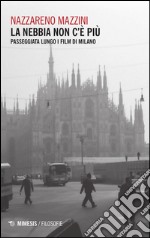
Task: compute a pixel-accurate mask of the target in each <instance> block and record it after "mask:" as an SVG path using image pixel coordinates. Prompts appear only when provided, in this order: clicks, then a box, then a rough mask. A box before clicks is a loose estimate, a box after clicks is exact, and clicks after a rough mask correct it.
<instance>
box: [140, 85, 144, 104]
mask: <svg viewBox="0 0 150 238" xmlns="http://www.w3.org/2000/svg"><path fill="white" fill-rule="evenodd" d="M140 102H144V96H143V88H141V98H140Z"/></svg>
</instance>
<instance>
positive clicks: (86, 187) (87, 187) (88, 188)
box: [80, 173, 96, 208]
mask: <svg viewBox="0 0 150 238" xmlns="http://www.w3.org/2000/svg"><path fill="white" fill-rule="evenodd" d="M83 191H85V194H86V195H85V198H84V200H83V202H82V207H86V203H87V202H88V201H90V203H91V205H92V207H93V208H94V207H96V205H95V203H94V201H93V198H92V192H93V191H94V192H96V190H95V187H94V185H93V182H92V180H91V174H90V173H88V174H87V178H86V179H85V180H84V181H83V185H82V187H81V190H80V194H82V192H83Z"/></svg>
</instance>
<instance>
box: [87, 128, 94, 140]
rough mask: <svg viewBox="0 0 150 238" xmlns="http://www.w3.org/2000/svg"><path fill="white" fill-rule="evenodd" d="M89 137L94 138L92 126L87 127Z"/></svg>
mask: <svg viewBox="0 0 150 238" xmlns="http://www.w3.org/2000/svg"><path fill="white" fill-rule="evenodd" d="M87 138H88V139H90V140H92V138H93V131H92V128H88V129H87Z"/></svg>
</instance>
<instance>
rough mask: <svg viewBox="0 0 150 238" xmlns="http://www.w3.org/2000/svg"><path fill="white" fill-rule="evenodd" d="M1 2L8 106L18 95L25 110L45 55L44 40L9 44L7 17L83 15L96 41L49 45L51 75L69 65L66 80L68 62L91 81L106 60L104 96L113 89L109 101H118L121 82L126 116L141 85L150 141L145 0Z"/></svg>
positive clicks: (3, 78) (45, 66)
mask: <svg viewBox="0 0 150 238" xmlns="http://www.w3.org/2000/svg"><path fill="white" fill-rule="evenodd" d="M1 6H2V16H1V26H2V38H1V39H2V43H1V48H2V55H1V59H2V61H1V62H2V63H1V68H2V75H1V86H2V89H1V93H2V96H4V95H5V96H6V102H7V107H8V108H13V103H14V101H15V100H14V98H16V96H17V95H18V98H19V104H20V108H22V109H24V107H25V103H26V102H28V99H29V95H32V94H35V96H36V92H37V88H38V81H39V80H40V79H41V81H42V83H43V84H45V82H46V74H47V73H48V58H49V46H48V45H11V44H10V38H11V37H10V28H11V25H10V17H11V16H23V15H32V16H35V15H39V16H55V17H57V16H59V15H60V16H71V15H72V16H88V18H89V25H88V26H89V27H96V25H98V26H99V27H100V28H101V35H100V37H96V38H95V39H96V40H97V44H96V45H53V46H52V48H53V56H54V71H55V73H56V77H60V78H62V77H64V78H66V75H67V70H68V74H69V80H71V71H72V65H73V63H74V67H75V72H77V65H78V63H79V65H80V73H81V79H82V82H84V81H85V80H86V79H88V78H90V79H92V78H93V81H94V82H96V77H97V71H98V67H99V65H101V73H102V74H103V66H104V65H105V67H106V73H107V79H108V89H109V93H110V94H109V97H110V98H112V92H115V93H113V100H114V102H115V103H116V104H118V93H116V91H119V84H120V82H121V85H122V90H123V102H124V104H125V111H126V115H127V117H128V118H129V115H130V108H132V110H133V109H134V105H135V99H137V100H139V99H140V95H141V88H143V94H144V99H145V102H144V103H143V112H144V122H145V139H146V141H147V142H148V141H149V54H148V52H149V2H148V1H139V2H138V1H137V2H132V1H129V2H121V1H120V2H115V1H114V2H109V1H107V2H94V1H89V2H82V1H81V2H74V1H73V2H71V1H70V2H58V1H57V2H53V1H49V2H45V1H42V2H32V1H30V2H29V1H23V2H21V1H20V2H15V1H12V2H7V1H2V2H1ZM31 27H32V26H31ZM33 27H36V26H33ZM43 27H44V26H43ZM45 27H51V26H45ZM66 27H68V25H67V26H66ZM70 27H72V26H70ZM28 38H29V37H28ZM30 38H34V37H30ZM43 38H44V37H43ZM45 38H50V37H45ZM130 90H131V91H130ZM126 91H128V92H126ZM133 118H134V113H133Z"/></svg>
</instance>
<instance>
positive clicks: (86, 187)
mask: <svg viewBox="0 0 150 238" xmlns="http://www.w3.org/2000/svg"><path fill="white" fill-rule="evenodd" d="M83 191H85V193H86V194H87V193H88V194H90V193H92V191H96V190H95V187H94V185H93V182H92V180H91V179H89V178H87V179H85V180H84V182H83V185H82V187H81V191H80V193H82V192H83Z"/></svg>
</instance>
